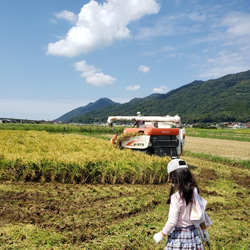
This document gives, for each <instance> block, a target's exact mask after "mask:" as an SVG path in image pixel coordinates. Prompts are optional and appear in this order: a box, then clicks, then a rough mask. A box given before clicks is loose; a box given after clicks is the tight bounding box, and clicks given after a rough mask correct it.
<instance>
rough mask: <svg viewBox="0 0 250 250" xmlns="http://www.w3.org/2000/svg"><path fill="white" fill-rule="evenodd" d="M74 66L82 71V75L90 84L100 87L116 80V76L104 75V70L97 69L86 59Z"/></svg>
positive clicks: (111, 83)
mask: <svg viewBox="0 0 250 250" xmlns="http://www.w3.org/2000/svg"><path fill="white" fill-rule="evenodd" d="M74 67H75V69H76V70H77V71H80V72H82V74H81V77H84V78H86V82H87V83H89V84H93V85H95V86H98V87H104V86H108V85H113V82H115V81H116V79H115V78H113V77H111V76H109V75H104V74H103V73H102V72H100V71H101V70H100V69H97V68H95V67H94V66H92V65H88V64H87V63H86V62H85V61H80V62H77V63H75V64H74Z"/></svg>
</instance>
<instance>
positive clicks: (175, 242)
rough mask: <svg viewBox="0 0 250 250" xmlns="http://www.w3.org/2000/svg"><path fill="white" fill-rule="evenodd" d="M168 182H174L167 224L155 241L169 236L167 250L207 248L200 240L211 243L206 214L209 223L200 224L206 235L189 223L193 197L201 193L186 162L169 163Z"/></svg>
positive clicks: (176, 160) (177, 160)
mask: <svg viewBox="0 0 250 250" xmlns="http://www.w3.org/2000/svg"><path fill="white" fill-rule="evenodd" d="M168 181H171V182H172V187H171V190H170V194H169V199H168V204H170V209H169V215H168V221H167V223H166V225H165V226H164V228H163V229H162V231H160V232H159V233H157V234H155V235H154V240H155V242H156V243H157V244H158V243H159V242H160V241H162V240H163V239H164V237H165V236H168V241H167V244H166V246H165V249H196V250H199V249H204V248H203V245H202V240H201V238H202V239H203V241H204V242H208V243H209V234H208V232H207V230H206V227H207V226H208V225H210V224H211V220H210V219H209V217H208V216H207V215H206V216H205V217H207V218H208V222H206V223H205V222H203V223H201V225H200V226H201V229H202V230H200V232H201V234H203V235H199V233H198V230H197V228H196V227H195V226H194V224H195V223H193V221H191V220H190V214H191V209H192V204H193V197H195V196H196V195H198V192H199V191H198V186H197V184H196V182H195V180H194V178H193V176H192V174H191V172H190V170H189V169H188V166H187V164H186V162H185V161H183V160H181V159H174V160H172V161H170V162H169V164H168ZM176 190H177V192H175V191H176ZM174 192H175V193H174ZM203 213H205V211H203Z"/></svg>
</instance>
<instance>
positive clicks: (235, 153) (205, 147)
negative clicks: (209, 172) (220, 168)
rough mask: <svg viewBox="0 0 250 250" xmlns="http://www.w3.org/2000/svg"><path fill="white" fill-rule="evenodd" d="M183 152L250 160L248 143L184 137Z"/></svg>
mask: <svg viewBox="0 0 250 250" xmlns="http://www.w3.org/2000/svg"><path fill="white" fill-rule="evenodd" d="M184 150H188V151H191V152H194V153H203V154H209V155H213V156H220V157H225V158H229V159H237V160H250V142H241V141H231V140H222V139H211V138H200V137H191V136H186V141H185V149H184Z"/></svg>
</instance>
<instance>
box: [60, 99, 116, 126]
mask: <svg viewBox="0 0 250 250" xmlns="http://www.w3.org/2000/svg"><path fill="white" fill-rule="evenodd" d="M108 105H115V106H117V105H120V103H116V102H113V101H112V100H110V99H108V98H101V99H99V100H97V101H96V102H94V103H93V102H90V103H89V104H88V105H86V106H83V107H79V108H76V109H73V110H72V111H70V112H68V113H66V114H64V115H62V116H60V117H59V118H57V119H55V121H61V122H63V123H67V122H70V121H72V120H73V118H75V117H78V116H81V115H83V114H85V113H87V112H90V111H93V110H96V109H99V108H101V107H106V106H108Z"/></svg>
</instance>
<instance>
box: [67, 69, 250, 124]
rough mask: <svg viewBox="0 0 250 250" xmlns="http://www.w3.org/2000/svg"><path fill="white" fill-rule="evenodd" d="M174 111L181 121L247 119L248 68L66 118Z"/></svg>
mask: <svg viewBox="0 0 250 250" xmlns="http://www.w3.org/2000/svg"><path fill="white" fill-rule="evenodd" d="M137 111H140V112H141V114H142V115H161V116H162V115H167V114H168V115H175V114H179V115H180V116H181V118H182V121H183V122H185V123H195V122H204V123H206V122H223V121H242V122H246V121H249V120H250V70H248V71H245V72H240V73H236V74H228V75H225V76H222V77H220V78H218V79H210V80H207V81H202V80H195V81H193V82H191V83H188V84H186V85H183V86H181V87H179V88H177V89H173V90H171V91H169V92H168V93H166V94H151V95H149V96H146V97H144V98H134V99H132V100H131V101H129V102H127V103H124V104H119V105H117V104H116V103H110V105H106V106H101V107H99V108H97V109H95V110H91V111H88V112H86V113H84V114H82V115H79V116H75V117H73V118H71V119H70V122H78V123H89V124H91V123H93V122H94V121H95V122H105V121H106V120H107V118H108V116H110V115H135V114H136V112H137Z"/></svg>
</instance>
